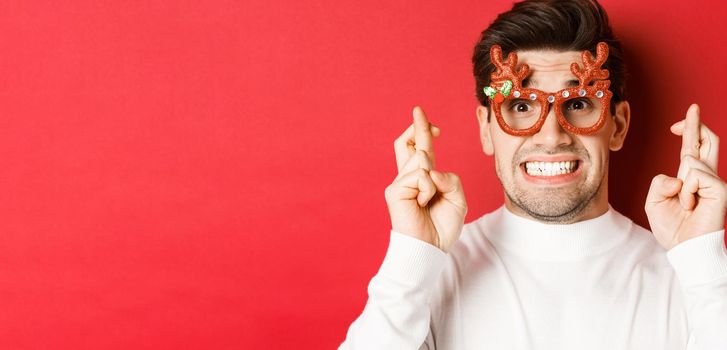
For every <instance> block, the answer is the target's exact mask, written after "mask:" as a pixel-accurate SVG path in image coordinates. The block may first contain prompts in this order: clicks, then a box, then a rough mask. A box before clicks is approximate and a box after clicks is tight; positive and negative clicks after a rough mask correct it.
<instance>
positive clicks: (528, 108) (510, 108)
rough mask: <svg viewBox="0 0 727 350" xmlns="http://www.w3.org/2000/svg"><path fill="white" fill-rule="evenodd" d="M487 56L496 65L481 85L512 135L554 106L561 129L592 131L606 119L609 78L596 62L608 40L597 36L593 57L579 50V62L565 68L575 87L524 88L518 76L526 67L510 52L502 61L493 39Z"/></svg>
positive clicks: (535, 125)
mask: <svg viewBox="0 0 727 350" xmlns="http://www.w3.org/2000/svg"><path fill="white" fill-rule="evenodd" d="M490 57H491V59H492V63H493V64H494V65H495V67H496V68H497V70H496V71H495V72H493V73H492V74H491V75H490V77H491V81H492V83H491V84H490V86H487V87H485V88H484V89H483V90H484V92H485V95H487V97H489V98H490V100H491V101H492V109H493V111H494V113H495V117H496V118H497V122H498V123H499V124H500V127H501V128H502V130H504V131H505V132H506V133H508V134H510V135H514V136H529V135H533V134H535V133H537V132H538V131H539V130H540V127H542V126H543V123H544V122H545V118H546V117H547V116H548V111H549V110H550V108H553V110H554V112H555V116H556V117H557V119H558V123H559V124H560V125H561V127H563V129H565V130H567V131H569V132H572V133H575V134H580V135H591V134H593V133H595V132H597V131H598V130H599V129H600V128H601V127H602V126H603V124H604V123H605V121H606V115H607V114H608V109H609V106H610V103H611V97H612V96H613V94H612V93H611V91H610V90H609V89H608V88H609V86H610V84H611V81H610V80H607V79H608V70H607V69H601V65H602V64H603V63H604V62H606V59H607V58H608V45H607V44H606V43H604V42H599V43H598V45H597V47H596V58H595V59H594V58H593V56H592V55H591V53H590V52H589V51H588V50H585V51H583V53H582V54H581V59H582V60H583V68H580V67H579V66H578V64H577V63H575V62H573V63H571V66H570V69H571V72H572V73H573V75H575V76H576V77H577V78H578V81H579V84H578V86H576V87H571V88H566V89H562V90H559V91H557V92H545V91H541V90H538V89H532V88H523V87H522V85H521V84H522V80H523V79H525V78H526V77H527V76H528V73H529V71H530V67H528V65H527V64H522V65H521V66H520V67H517V55H516V54H515V53H514V52H510V54H509V55H508V56H507V61H503V60H502V49H501V48H500V46H499V45H492V47H491V48H490Z"/></svg>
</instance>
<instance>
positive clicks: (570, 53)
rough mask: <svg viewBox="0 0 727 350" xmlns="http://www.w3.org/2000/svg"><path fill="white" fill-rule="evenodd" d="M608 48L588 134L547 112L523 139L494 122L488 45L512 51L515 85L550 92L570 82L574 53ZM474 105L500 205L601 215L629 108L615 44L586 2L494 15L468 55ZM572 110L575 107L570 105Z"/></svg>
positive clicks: (526, 211) (564, 218)
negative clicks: (606, 101)
mask: <svg viewBox="0 0 727 350" xmlns="http://www.w3.org/2000/svg"><path fill="white" fill-rule="evenodd" d="M601 41H603V42H605V43H606V44H608V46H609V55H608V59H607V60H606V62H605V63H604V64H603V66H602V68H605V69H608V70H609V72H610V76H609V79H610V80H611V87H610V91H611V92H612V93H613V97H612V98H611V104H610V106H604V108H607V109H608V112H609V113H607V118H606V122H605V123H604V124H603V127H601V128H600V129H599V130H598V131H597V132H595V133H593V134H591V135H580V134H574V133H570V132H568V131H566V130H565V129H563V128H562V126H561V125H560V124H559V123H558V121H557V117H556V115H555V111H554V108H550V110H549V111H548V114H547V117H546V118H545V121H544V123H543V124H542V127H541V128H540V130H539V131H538V132H536V133H535V134H533V135H530V136H513V135H511V134H509V133H506V132H505V131H504V130H503V129H502V128H501V127H500V125H499V124H498V123H497V122H496V121H495V120H494V113H493V110H492V103H491V101H490V100H489V98H488V96H486V95H485V93H484V92H483V89H484V87H486V86H490V83H491V81H490V75H491V74H492V73H493V72H494V71H495V65H494V64H493V62H491V60H490V48H491V47H492V45H495V44H496V45H499V46H500V47H501V48H502V51H503V56H507V55H508V54H509V53H510V52H515V53H516V54H517V56H518V63H519V64H527V65H528V66H529V67H530V73H529V75H528V76H527V77H526V78H525V79H524V80H523V87H530V88H535V89H539V90H542V91H546V92H556V91H558V90H561V89H563V88H566V87H571V86H573V83H574V81H575V82H577V81H578V79H577V77H575V76H574V75H573V73H572V72H571V69H570V65H571V63H572V62H576V63H578V64H579V65H582V61H581V52H582V51H584V50H589V51H591V52H592V53H594V56H595V53H596V47H597V44H598V43H599V42H601ZM472 60H473V64H474V74H475V80H476V83H477V97H478V99H479V101H480V103H481V104H482V105H481V106H479V107H478V108H477V117H478V120H479V122H480V136H481V141H482V145H483V150H484V151H485V153H487V154H488V155H494V156H495V164H496V171H497V175H498V178H499V179H500V182H501V183H502V185H503V189H504V191H505V200H506V205H507V206H508V208H509V209H511V210H512V211H514V212H516V213H519V214H521V215H527V216H531V217H533V218H535V219H538V220H542V221H549V222H559V223H569V222H575V221H580V220H584V219H589V218H592V217H595V216H598V215H600V214H602V213H603V212H604V211H605V210H606V209H607V207H608V194H607V191H608V157H609V152H610V151H616V150H618V149H620V148H621V146H622V145H623V141H624V138H625V136H626V131H627V130H628V124H629V118H630V111H629V106H628V103H627V102H625V88H624V85H623V79H624V77H623V75H624V67H623V61H622V58H621V47H620V44H619V43H618V41H617V40H616V39H615V37H614V35H613V33H612V31H611V28H610V27H609V24H608V19H607V16H606V13H605V11H604V10H603V9H602V8H601V6H600V5H598V4H597V3H596V2H592V1H587V0H583V1H526V2H521V3H517V4H515V5H514V6H513V8H512V9H511V10H510V11H508V12H505V13H503V14H500V15H499V16H498V17H497V19H496V20H495V21H494V22H493V23H492V24H491V25H490V26H489V27H488V28H487V29H486V30H485V31H484V32H483V33H482V35H481V37H480V40H479V42H478V43H477V45H476V46H475V50H474V55H473V58H472ZM575 103H576V108H580V107H579V105H578V103H579V102H577V101H575Z"/></svg>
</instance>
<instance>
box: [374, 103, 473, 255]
mask: <svg viewBox="0 0 727 350" xmlns="http://www.w3.org/2000/svg"><path fill="white" fill-rule="evenodd" d="M413 114H414V123H413V124H412V125H411V126H409V128H407V129H406V131H404V133H403V134H401V136H399V138H397V139H396V141H394V151H395V153H396V165H397V168H398V171H399V174H398V175H397V176H396V178H395V179H394V182H393V183H391V184H390V185H389V186H388V187H386V191H385V197H386V204H387V206H388V207H389V215H390V216H391V226H392V229H393V230H394V231H396V232H400V233H403V234H407V235H410V236H413V237H415V238H418V239H420V240H423V241H425V242H427V243H430V244H432V245H434V246H436V247H438V248H439V249H441V250H443V251H445V252H446V251H448V249H449V247H450V246H451V245H452V244H453V243H454V242H456V241H457V238H458V237H459V234H460V232H461V231H462V226H463V225H464V217H465V214H466V213H467V203H466V202H465V199H464V193H463V192H462V184H461V182H460V180H459V177H458V176H457V175H455V174H453V173H442V172H439V171H436V170H434V148H433V145H432V140H433V138H434V137H436V136H439V133H440V131H439V128H437V127H436V126H434V125H431V124H430V123H429V121H428V120H427V117H426V115H424V111H423V110H422V109H421V108H419V107H414V112H413Z"/></svg>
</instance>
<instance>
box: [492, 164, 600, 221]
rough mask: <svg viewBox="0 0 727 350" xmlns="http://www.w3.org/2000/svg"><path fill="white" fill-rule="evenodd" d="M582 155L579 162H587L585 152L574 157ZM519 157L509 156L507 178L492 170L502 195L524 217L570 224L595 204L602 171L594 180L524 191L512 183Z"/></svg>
mask: <svg viewBox="0 0 727 350" xmlns="http://www.w3.org/2000/svg"><path fill="white" fill-rule="evenodd" d="M552 153H555V152H552ZM583 153H585V156H586V158H582V159H588V154H587V152H577V154H583ZM523 157H524V156H521V157H517V156H516V157H513V162H512V164H511V165H510V169H512V173H511V176H510V177H509V178H507V179H506V178H503V176H502V174H501V169H500V167H499V166H496V167H495V170H496V173H497V177H498V178H499V179H500V183H501V184H502V188H503V190H504V192H505V196H507V198H508V199H509V201H510V202H511V203H512V204H513V205H515V206H517V207H518V208H520V209H521V210H522V211H524V212H525V213H526V214H527V215H529V216H531V217H532V218H534V219H536V220H539V221H544V222H549V223H558V224H570V223H573V222H576V221H579V219H580V218H581V217H583V215H584V213H585V212H587V210H588V209H589V208H591V206H593V205H595V204H596V203H595V201H594V199H595V198H596V197H597V195H598V194H599V193H600V191H601V185H602V184H603V179H604V176H605V171H602V172H601V174H600V176H599V177H598V178H588V177H586V179H585V181H584V182H582V183H578V184H573V185H569V186H562V187H557V188H540V189H537V190H526V189H524V188H522V187H520V186H517V185H516V184H515V182H514V179H515V177H516V175H517V172H518V171H520V169H519V164H520V160H519V159H522V158H523ZM496 163H497V164H499V163H498V162H496ZM605 166H606V167H605V169H608V160H606V164H605Z"/></svg>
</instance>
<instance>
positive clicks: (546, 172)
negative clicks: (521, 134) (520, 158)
mask: <svg viewBox="0 0 727 350" xmlns="http://www.w3.org/2000/svg"><path fill="white" fill-rule="evenodd" d="M577 164H578V161H576V160H571V161H565V162H527V163H525V170H526V171H527V172H528V174H529V175H532V176H556V175H562V174H568V173H572V172H573V171H574V170H575V168H576V165H577Z"/></svg>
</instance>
